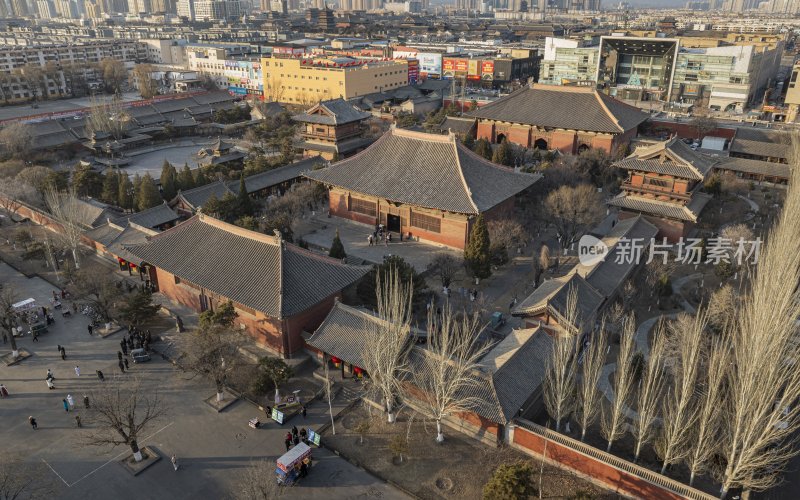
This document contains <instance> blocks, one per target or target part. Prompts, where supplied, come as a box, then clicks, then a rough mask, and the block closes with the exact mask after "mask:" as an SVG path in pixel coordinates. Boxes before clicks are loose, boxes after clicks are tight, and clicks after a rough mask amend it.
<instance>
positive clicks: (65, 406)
mask: <svg viewBox="0 0 800 500" xmlns="http://www.w3.org/2000/svg"><path fill="white" fill-rule="evenodd" d="M61 402H62V403H64V411H69V403H67V398H64V399H62V400H61Z"/></svg>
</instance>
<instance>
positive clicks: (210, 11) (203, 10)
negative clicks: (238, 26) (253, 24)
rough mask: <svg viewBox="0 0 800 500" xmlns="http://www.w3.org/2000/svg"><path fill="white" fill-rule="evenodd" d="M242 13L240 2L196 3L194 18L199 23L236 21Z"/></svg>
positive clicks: (208, 0) (213, 0) (209, 0)
mask: <svg viewBox="0 0 800 500" xmlns="http://www.w3.org/2000/svg"><path fill="white" fill-rule="evenodd" d="M241 12H242V10H241V8H240V4H239V1H238V0H195V1H194V16H195V19H196V20H198V21H234V20H237V19H238V18H239V17H240V16H241Z"/></svg>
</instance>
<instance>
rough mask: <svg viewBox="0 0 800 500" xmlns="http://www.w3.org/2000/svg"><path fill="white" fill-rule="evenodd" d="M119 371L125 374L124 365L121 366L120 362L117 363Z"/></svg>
mask: <svg viewBox="0 0 800 500" xmlns="http://www.w3.org/2000/svg"><path fill="white" fill-rule="evenodd" d="M119 371H121V372H122V373H125V365H123V364H122V361H120V362H119Z"/></svg>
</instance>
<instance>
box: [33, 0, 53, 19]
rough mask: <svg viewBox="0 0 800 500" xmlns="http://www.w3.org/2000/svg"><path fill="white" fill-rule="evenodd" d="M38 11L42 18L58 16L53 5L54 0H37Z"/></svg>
mask: <svg viewBox="0 0 800 500" xmlns="http://www.w3.org/2000/svg"><path fill="white" fill-rule="evenodd" d="M36 11H37V12H38V14H39V18H41V19H53V18H54V17H56V7H55V5H53V2H52V0H38V1H37V2H36Z"/></svg>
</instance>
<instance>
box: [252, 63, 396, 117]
mask: <svg viewBox="0 0 800 500" xmlns="http://www.w3.org/2000/svg"><path fill="white" fill-rule="evenodd" d="M261 67H262V73H263V78H264V80H263V82H264V83H263V87H264V99H265V100H268V101H278V102H286V103H293V104H301V105H306V106H307V105H311V104H315V103H317V102H319V101H326V100H329V99H336V98H339V97H341V98H343V99H351V98H353V97H359V96H364V95H366V94H371V93H374V92H381V91H382V90H386V89H389V90H391V89H396V88H399V87H402V86H405V85H408V61H404V60H381V59H370V60H364V59H353V58H347V57H334V58H324V57H309V58H305V57H272V58H263V59H261Z"/></svg>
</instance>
